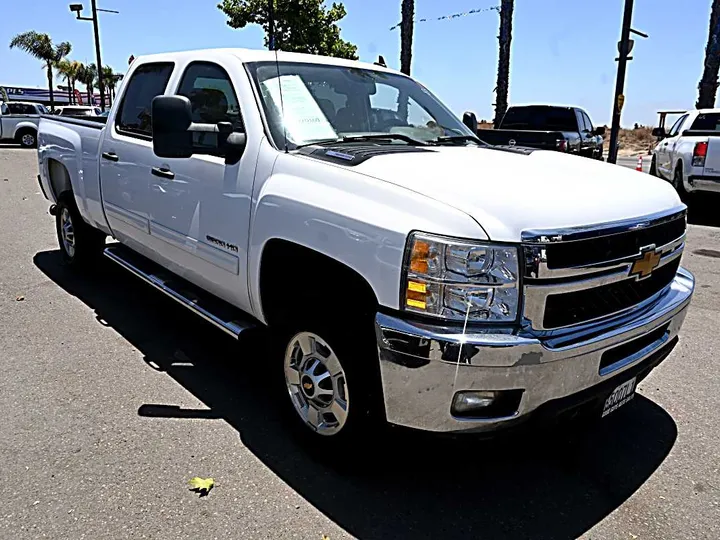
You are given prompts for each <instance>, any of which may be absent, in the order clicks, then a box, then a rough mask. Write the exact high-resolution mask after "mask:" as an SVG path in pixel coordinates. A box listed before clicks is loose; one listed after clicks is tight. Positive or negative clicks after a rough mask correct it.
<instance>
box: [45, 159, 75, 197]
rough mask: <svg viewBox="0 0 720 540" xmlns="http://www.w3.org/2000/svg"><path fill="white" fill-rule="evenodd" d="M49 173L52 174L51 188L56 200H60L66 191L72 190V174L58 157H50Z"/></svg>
mask: <svg viewBox="0 0 720 540" xmlns="http://www.w3.org/2000/svg"><path fill="white" fill-rule="evenodd" d="M48 174H49V175H50V188H51V189H52V192H53V195H55V200H56V201H57V200H59V199H60V197H61V196H62V195H63V194H64V193H65V192H72V184H71V183H70V174H69V173H68V171H67V169H66V168H65V165H63V164H62V163H60V162H59V161H57V160H56V159H48Z"/></svg>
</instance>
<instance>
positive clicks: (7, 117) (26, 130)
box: [0, 101, 50, 148]
mask: <svg viewBox="0 0 720 540" xmlns="http://www.w3.org/2000/svg"><path fill="white" fill-rule="evenodd" d="M41 114H50V112H49V111H48V110H47V109H46V108H45V106H44V105H42V104H41V103H25V102H22V101H9V102H4V101H3V102H0V142H8V141H12V142H16V143H18V144H19V145H20V146H23V147H25V148H35V146H36V145H37V128H38V124H39V123H40V115H41Z"/></svg>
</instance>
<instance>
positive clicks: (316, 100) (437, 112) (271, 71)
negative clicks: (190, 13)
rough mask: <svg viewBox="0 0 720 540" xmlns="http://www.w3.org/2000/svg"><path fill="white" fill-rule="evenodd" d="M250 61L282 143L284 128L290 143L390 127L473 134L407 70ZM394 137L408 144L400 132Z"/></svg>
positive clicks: (424, 136) (423, 134)
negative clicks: (408, 73)
mask: <svg viewBox="0 0 720 540" xmlns="http://www.w3.org/2000/svg"><path fill="white" fill-rule="evenodd" d="M247 66H248V71H249V72H250V75H251V76H252V77H253V79H254V80H255V84H256V85H257V87H258V90H259V94H260V96H261V101H262V106H263V109H264V111H265V116H266V118H267V120H268V124H269V127H270V132H271V135H272V137H273V139H274V141H275V145H276V146H277V147H279V148H280V147H283V146H284V138H285V134H287V139H288V145H289V146H291V147H295V146H298V145H301V144H307V143H310V142H313V141H327V140H332V139H339V138H341V137H352V136H362V135H378V134H386V133H387V134H390V133H391V134H396V135H400V136H405V137H406V138H412V139H415V140H419V141H431V140H435V139H437V138H438V137H445V136H458V135H462V136H471V137H472V136H473V133H472V132H471V131H470V130H469V129H468V128H467V127H465V125H463V124H462V122H460V120H458V119H457V118H456V117H455V115H453V113H452V112H450V111H449V110H448V109H447V108H446V107H445V106H444V105H443V104H442V103H441V102H440V101H439V100H438V99H437V98H436V97H435V96H433V95H432V94H431V93H430V92H429V91H428V90H427V89H425V88H424V87H423V86H421V85H420V84H418V83H417V82H415V81H413V80H412V79H410V78H408V77H405V76H402V75H396V74H394V73H387V72H383V71H374V70H370V69H359V68H353V67H345V66H330V65H325V64H305V63H298V62H280V63H279V64H276V63H275V62H255V63H251V64H248V65H247ZM278 72H279V73H280V77H278ZM389 142H392V143H393V144H407V143H406V142H403V141H402V140H401V139H400V138H399V137H398V138H395V139H392V140H389Z"/></svg>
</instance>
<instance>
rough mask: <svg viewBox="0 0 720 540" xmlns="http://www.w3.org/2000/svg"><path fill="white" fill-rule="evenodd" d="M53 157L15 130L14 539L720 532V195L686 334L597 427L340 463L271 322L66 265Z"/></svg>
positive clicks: (697, 229) (7, 450)
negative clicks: (281, 390)
mask: <svg viewBox="0 0 720 540" xmlns="http://www.w3.org/2000/svg"><path fill="white" fill-rule="evenodd" d="M36 174H37V156H36V154H35V152H32V151H23V150H20V149H16V148H12V147H9V146H6V147H0V247H1V248H2V254H3V256H2V257H1V258H0V329H1V330H0V377H1V380H2V387H1V390H0V410H1V411H2V416H0V418H1V420H0V493H2V506H1V507H0V538H8V539H13V540H15V539H36V538H71V539H79V538H88V539H101V538H102V539H109V538H155V539H177V538H192V539H204V538H219V539H229V538H248V539H261V538H262V539H275V538H298V539H316V540H320V539H321V538H322V536H323V535H326V536H328V537H329V538H330V539H332V540H335V539H340V538H350V537H357V538H372V539H398V538H453V539H455V538H474V539H475V538H492V539H497V538H518V539H520V538H523V539H525V538H533V539H537V538H553V539H556V538H560V539H563V538H576V537H584V538H593V539H623V540H633V539H650V538H652V539H685V538H687V539H690V538H695V539H697V538H703V539H704V538H708V539H716V538H720V377H719V376H718V371H719V370H720V360H719V359H718V354H717V352H718V351H719V350H720V332H719V331H718V328H717V326H718V322H719V321H720V317H719V315H720V212H718V210H717V208H719V206H718V204H717V203H718V202H719V201H717V200H714V199H703V201H700V202H701V203H702V204H703V206H702V207H699V206H698V207H693V208H691V212H690V221H691V223H692V225H691V226H690V230H689V233H688V246H687V249H686V253H685V255H684V265H685V266H686V267H688V268H689V269H690V270H692V271H693V272H694V273H695V275H696V278H697V290H696V296H695V298H694V301H693V304H692V305H691V308H690V311H689V313H688V316H687V319H686V321H685V326H684V329H683V333H682V335H681V341H680V344H679V345H678V347H677V348H676V350H675V352H674V353H673V354H672V356H671V357H670V358H669V359H668V360H666V361H665V362H664V363H663V364H662V365H661V366H660V367H659V368H658V369H657V370H655V371H654V372H653V373H652V374H651V375H650V377H649V378H648V379H646V380H645V381H644V382H643V383H642V384H641V385H640V387H639V395H638V396H637V397H636V398H635V399H634V400H633V401H631V402H630V403H629V404H628V405H627V406H625V407H623V408H621V409H620V410H618V411H617V412H616V413H613V414H612V415H611V416H609V417H608V418H607V419H606V420H605V421H603V422H601V423H600V424H598V425H597V426H596V428H595V429H593V430H592V431H589V432H584V431H583V432H580V433H578V434H573V435H570V434H567V433H563V432H556V431H553V432H548V433H545V434H541V435H540V436H534V437H528V438H521V439H517V440H516V439H513V440H509V441H504V442H483V441H479V440H475V439H470V438H463V439H461V440H446V439H438V438H436V437H428V436H423V435H420V434H414V433H410V434H408V433H405V432H397V430H395V431H393V432H390V433H389V434H383V436H382V437H378V438H377V440H374V441H368V445H367V448H362V449H359V450H358V452H356V453H354V454H353V455H348V456H334V458H335V459H333V460H332V465H330V464H328V463H327V462H326V461H325V460H323V459H322V458H321V457H319V456H317V455H315V454H311V453H308V452H307V451H306V450H305V449H304V447H303V446H302V445H300V444H299V442H298V440H297V438H296V437H295V436H294V435H293V434H292V433H289V432H288V431H287V430H286V427H285V426H286V424H285V423H284V422H283V420H282V413H281V411H280V407H279V406H278V404H277V401H276V400H275V399H273V398H275V397H277V396H278V394H275V393H273V392H271V391H270V390H269V388H270V387H271V385H269V384H268V379H269V378H270V375H271V373H270V370H269V368H268V367H267V363H266V362H265V361H266V360H267V359H269V356H268V347H267V344H266V343H265V342H264V340H263V338H262V336H254V337H250V338H248V339H246V340H245V341H242V342H240V343H239V344H238V343H236V342H233V341H232V340H231V339H230V338H227V337H226V336H225V335H224V334H222V333H221V332H219V331H218V330H216V329H214V328H212V327H210V326H208V325H206V324H205V323H203V322H201V321H200V320H198V319H197V318H195V317H194V316H192V315H191V314H189V313H186V312H185V311H184V310H183V309H182V308H181V307H178V306H176V305H175V304H173V303H172V302H171V301H170V300H168V299H166V298H164V297H163V296H162V295H161V294H160V293H157V292H155V291H153V290H151V289H150V288H148V287H147V286H145V285H143V284H142V283H140V282H139V281H138V280H136V279H134V278H133V277H131V276H129V275H126V274H124V273H123V272H122V271H121V270H119V269H116V268H115V267H113V266H111V265H110V264H109V263H108V264H103V265H101V266H99V267H98V268H97V270H96V271H95V272H94V273H92V274H88V275H85V276H78V275H76V274H73V273H71V272H70V271H69V270H67V269H66V268H64V267H63V266H62V265H61V264H60V256H59V251H58V248H57V244H56V240H55V232H54V221H53V218H52V217H51V216H49V215H48V213H47V207H48V203H47V201H45V199H44V198H43V197H42V195H41V194H40V191H39V189H38V185H37V182H36V179H35V176H36ZM193 476H203V477H205V476H211V477H213V478H214V479H215V481H216V487H215V489H213V490H212V491H211V492H210V494H209V496H207V497H202V498H200V497H198V496H197V495H196V494H194V493H192V492H190V491H189V490H188V486H187V480H188V479H189V478H191V477H193Z"/></svg>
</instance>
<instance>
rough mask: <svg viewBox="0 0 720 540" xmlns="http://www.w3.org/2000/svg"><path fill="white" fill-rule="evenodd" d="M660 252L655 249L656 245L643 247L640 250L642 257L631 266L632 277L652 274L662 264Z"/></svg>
mask: <svg viewBox="0 0 720 540" xmlns="http://www.w3.org/2000/svg"><path fill="white" fill-rule="evenodd" d="M660 257H661V255H660V253H658V252H656V251H655V246H650V247H646V248H643V249H642V250H641V251H640V258H639V259H637V260H636V261H635V262H634V263H633V264H632V266H631V267H630V274H629V275H630V277H632V276H637V277H638V278H639V279H643V278H646V277H648V276H649V275H650V274H652V272H653V270H655V269H656V268H657V267H658V265H659V264H660Z"/></svg>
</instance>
